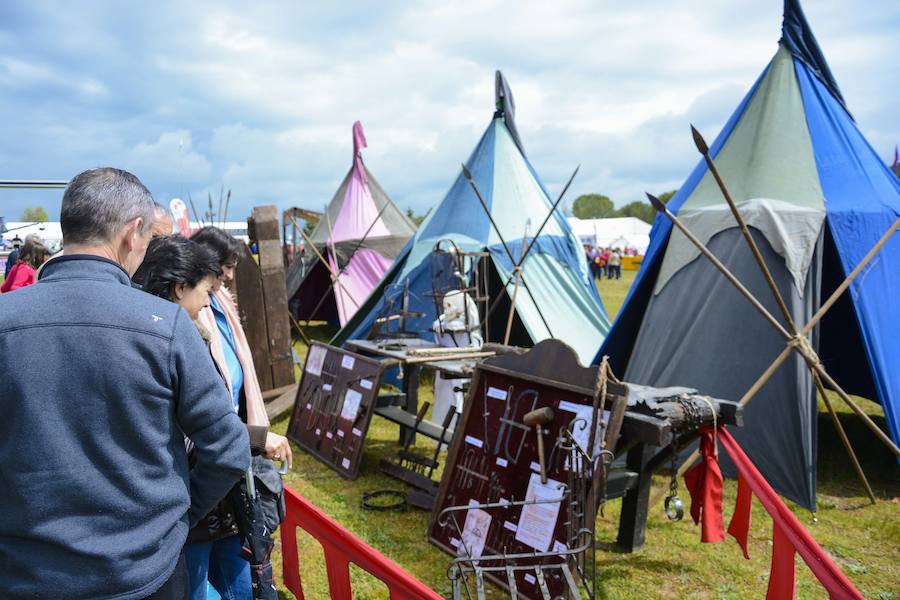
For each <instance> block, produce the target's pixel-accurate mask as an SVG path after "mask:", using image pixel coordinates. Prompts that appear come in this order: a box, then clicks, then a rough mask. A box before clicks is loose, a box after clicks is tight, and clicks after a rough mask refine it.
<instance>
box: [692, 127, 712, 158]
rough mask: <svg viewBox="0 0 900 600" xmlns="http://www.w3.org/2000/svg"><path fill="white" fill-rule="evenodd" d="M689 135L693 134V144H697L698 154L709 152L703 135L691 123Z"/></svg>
mask: <svg viewBox="0 0 900 600" xmlns="http://www.w3.org/2000/svg"><path fill="white" fill-rule="evenodd" d="M691 135H692V136H694V145H695V146H697V150H699V151H700V154H702V155H703V156H706V155H707V154H709V146H707V145H706V140H704V139H703V136H702V135H700V132H699V131H697V128H696V127H694V126H693V125H691Z"/></svg>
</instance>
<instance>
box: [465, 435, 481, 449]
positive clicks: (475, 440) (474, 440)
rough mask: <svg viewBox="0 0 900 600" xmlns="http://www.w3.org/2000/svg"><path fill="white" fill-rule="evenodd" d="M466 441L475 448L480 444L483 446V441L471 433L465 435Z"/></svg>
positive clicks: (479, 446)
mask: <svg viewBox="0 0 900 600" xmlns="http://www.w3.org/2000/svg"><path fill="white" fill-rule="evenodd" d="M466 443H467V444H472V445H473V446H475V447H476V448H481V447H482V446H484V442H482V441H481V440H479V439H478V438H473V437H472V436H471V435H467V436H466Z"/></svg>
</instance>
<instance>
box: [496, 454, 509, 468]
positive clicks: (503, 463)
mask: <svg viewBox="0 0 900 600" xmlns="http://www.w3.org/2000/svg"><path fill="white" fill-rule="evenodd" d="M508 464H509V462H508V461H507V460H506V459H505V458H503V457H501V456H498V457H497V466H498V467H505V466H506V465H508Z"/></svg>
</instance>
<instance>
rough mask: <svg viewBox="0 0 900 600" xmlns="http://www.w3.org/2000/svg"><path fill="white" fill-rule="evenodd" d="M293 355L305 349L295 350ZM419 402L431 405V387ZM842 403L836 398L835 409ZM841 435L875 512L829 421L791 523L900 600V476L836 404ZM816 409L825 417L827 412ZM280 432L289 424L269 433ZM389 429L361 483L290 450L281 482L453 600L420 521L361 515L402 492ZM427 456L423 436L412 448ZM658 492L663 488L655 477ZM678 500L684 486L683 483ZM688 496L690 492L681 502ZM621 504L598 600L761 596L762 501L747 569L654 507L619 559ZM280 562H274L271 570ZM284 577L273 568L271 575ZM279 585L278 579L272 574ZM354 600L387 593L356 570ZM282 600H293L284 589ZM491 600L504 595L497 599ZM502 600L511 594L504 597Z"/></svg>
mask: <svg viewBox="0 0 900 600" xmlns="http://www.w3.org/2000/svg"><path fill="white" fill-rule="evenodd" d="M634 274H635V273H634V272H633V271H625V272H623V274H622V279H621V280H620V281H607V280H604V281H602V282H600V283H599V284H598V289H599V290H600V294H601V296H602V297H603V301H604V303H605V306H606V309H607V312H608V313H609V315H610V318H613V317H614V315H615V313H616V312H618V310H619V308H620V306H621V304H622V302H623V300H624V298H625V295H626V294H627V291H628V288H629V286H630V285H631V282H632V281H633V278H634ZM310 333H311V334H312V337H313V338H315V339H326V340H327V339H328V337H329V336H330V333H331V332H330V331H329V330H328V329H327V328H326V327H324V326H323V327H317V328H312V329H311V331H310ZM297 350H298V352H300V354H301V356H305V352H306V348H305V347H304V346H303V345H302V344H298V345H297ZM421 391H422V396H423V398H424V399H426V400H429V399H430V390H429V387H428V385H423V386H422V389H421ZM861 402H862V403H863V405H864V407H865V410H866V411H867V412H868V413H869V414H871V415H872V416H873V419H874V420H875V421H876V422H877V423H879V424H880V425H881V426H882V427H884V417H883V415H882V413H881V409H880V407H878V406H877V405H875V404H874V403H871V402H868V401H865V400H861ZM839 403H840V401H839V400H836V406H837V404H839ZM837 408H838V410H839V411H840V418H841V421H842V423H843V424H844V426H845V428H846V429H847V433H848V436H849V437H850V439H851V442H853V445H854V447H855V448H856V450H857V453H858V455H859V457H860V461H861V462H862V465H863V468H864V470H865V471H866V474H867V475H868V476H869V481H870V483H871V484H872V487H873V488H874V489H875V493H876V495H877V496H878V499H879V502H878V504H876V505H875V506H872V505H870V504H869V503H868V501H867V499H866V497H865V495H864V494H863V492H862V490H861V488H860V485H859V484H858V483H857V481H856V478H855V476H854V474H853V471H852V468H851V467H850V464H849V462H848V460H847V458H846V455H845V453H844V451H843V448H842V447H841V446H840V442H839V441H838V439H837V436H836V433H835V431H834V428H833V426H832V424H831V421H830V418H829V417H828V415H827V414H826V413H824V412H820V416H819V431H820V438H819V469H818V492H819V495H818V497H819V511H818V514H817V517H818V522H817V523H815V524H813V523H812V515H811V514H810V513H809V512H807V511H806V510H804V509H801V508H799V507H797V506H796V505H793V504H792V503H789V506H790V507H791V509H792V510H793V511H794V512H795V514H796V515H797V516H798V518H799V519H800V520H801V522H803V523H804V524H806V526H807V527H808V529H809V531H810V532H811V533H812V535H813V536H814V537H815V538H816V540H817V541H818V542H819V544H821V545H822V546H823V547H824V548H825V550H826V551H827V552H828V553H829V554H830V555H831V557H832V558H833V559H834V560H835V562H836V563H837V564H838V565H839V566H840V567H841V569H842V570H843V571H844V573H845V574H846V575H847V576H848V577H849V578H850V579H851V581H853V582H854V584H856V585H857V587H858V588H859V589H860V591H862V593H863V594H864V595H865V596H866V597H867V598H879V599H882V600H886V599H889V598H900V566H898V565H900V477H898V475H900V470H898V467H897V462H896V461H895V460H894V459H893V458H892V457H891V455H890V454H889V452H888V451H887V450H886V449H884V448H883V447H882V446H881V445H880V444H879V443H878V442H876V441H875V440H874V438H873V437H872V436H871V435H870V434H869V433H868V431H867V430H866V429H865V428H864V426H863V425H862V424H861V423H860V422H859V419H858V418H857V417H856V416H855V415H853V414H851V413H850V412H849V410H848V409H846V408H845V407H843V406H837ZM821 410H823V411H824V408H822V409H821ZM274 428H275V430H276V431H280V432H282V433H283V432H284V431H285V430H286V428H287V417H285V418H283V419H281V420H279V421H278V422H276V423H275V424H274ZM397 435H398V431H397V426H396V425H393V424H392V423H389V422H387V421H385V420H383V419H381V418H379V417H375V418H373V420H372V426H371V428H370V429H369V435H368V438H367V442H366V449H365V454H364V458H363V463H362V465H361V468H360V477H359V478H358V479H357V480H356V481H352V482H347V481H345V480H343V479H342V478H340V477H338V476H337V474H336V473H334V472H333V471H331V470H330V469H328V468H326V467H325V466H323V465H322V464H321V463H319V462H318V461H317V460H316V459H314V458H312V457H311V456H309V455H306V454H305V453H303V452H302V451H300V450H299V449H297V448H295V455H294V456H295V462H294V469H293V471H292V472H291V473H290V474H289V475H288V476H287V479H286V480H287V483H288V484H289V485H291V486H292V487H293V488H294V489H295V490H297V491H298V492H299V493H301V494H302V495H304V496H305V497H307V498H308V499H310V500H311V501H312V502H313V503H315V504H316V505H317V506H319V507H320V508H321V509H322V510H323V511H325V512H326V513H327V514H329V515H331V516H332V517H334V518H335V519H337V520H338V521H339V522H340V523H342V524H343V525H344V526H345V527H347V528H348V529H350V530H351V531H352V532H353V533H355V534H356V535H358V536H359V537H361V538H362V539H364V540H365V541H366V542H368V543H369V544H370V545H372V546H373V547H375V548H376V549H378V550H379V551H380V552H382V553H384V554H385V555H386V556H388V557H390V558H391V559H393V560H394V561H396V562H397V563H399V564H400V565H401V566H402V567H403V568H405V569H407V570H408V571H409V572H411V573H413V574H414V575H415V576H416V577H418V578H419V579H420V580H422V581H423V582H424V583H426V584H427V585H429V586H430V587H431V588H432V589H434V590H437V591H438V592H440V593H442V594H449V592H450V586H449V582H448V580H447V578H446V565H447V561H448V556H446V555H445V554H443V553H442V552H440V551H438V550H437V549H436V548H434V547H433V546H431V545H430V544H428V542H427V541H426V538H425V535H426V528H427V523H428V514H427V513H425V512H423V511H418V510H415V509H411V510H410V511H409V512H406V513H378V512H375V513H373V512H365V511H363V510H361V509H360V500H361V497H362V494H363V493H364V492H367V491H372V490H377V489H383V488H394V489H401V488H402V487H403V485H402V484H400V483H399V482H397V481H395V480H393V479H390V478H388V477H386V476H384V475H381V474H380V473H379V471H378V466H377V465H378V461H379V459H381V458H382V457H390V456H392V455H393V453H394V452H396V450H397V443H396V441H397ZM432 448H433V446H431V445H430V443H429V442H428V441H426V440H425V439H424V438H423V437H422V436H419V442H418V445H417V449H418V450H419V451H421V452H428V451H430V450H431V449H432ZM654 484H655V487H657V488H662V487H663V486H664V485H665V480H664V478H663V477H658V478H657V479H656V481H655V482H654ZM682 490H683V485H682ZM735 492H736V484H735V482H733V481H726V483H725V501H724V506H725V518H726V520H727V519H728V518H730V515H731V510H732V507H733V506H734V497H735ZM682 493H683V495H686V492H684V491H683V492H682ZM619 508H620V502H619V501H617V500H616V501H611V502H609V503H608V504H607V506H606V508H605V510H604V512H603V515H602V516H601V517H600V518H598V520H597V538H598V542H599V546H600V550H599V551H598V554H597V563H598V566H599V568H600V590H601V597H603V598H673V599H674V598H686V597H691V598H694V599H701V598H722V599H725V598H761V597H764V596H765V590H766V584H767V581H768V573H769V561H770V556H771V554H770V553H771V521H770V519H769V518H768V515H767V514H766V513H765V511H764V510H763V509H762V507H761V506H760V505H759V503H758V502H755V503H754V510H753V525H752V528H751V532H750V560H749V561H748V560H744V559H743V557H742V556H741V553H740V550H739V548H738V546H737V544H736V543H735V542H734V541H733V540H732V539H731V538H729V539H728V540H727V541H726V542H725V543H722V544H701V543H700V541H699V540H700V532H699V529H698V528H697V527H695V526H694V525H693V524H692V523H691V522H690V521H689V520H684V521H681V522H678V523H670V522H669V521H667V520H666V518H665V516H664V514H663V512H662V508H661V507H656V508H654V509H652V511H651V514H650V517H649V519H648V524H647V544H646V546H645V547H644V548H643V549H642V550H641V551H639V552H636V553H634V554H624V553H621V552H619V551H617V550H616V548H615V545H614V541H615V536H616V528H617V523H618V514H619ZM304 536H305V534H302V533H301V536H300V539H301V540H304V541H302V542H301V560H302V563H303V564H302V566H301V576H302V577H303V580H304V582H305V586H304V590H305V592H306V597H307V598H308V599H310V600H318V599H324V598H327V597H328V594H327V583H326V579H325V573H324V561H323V559H322V551H321V548H320V547H319V546H318V544H317V543H316V542H315V541H314V540H312V538H308V537H307V538H304ZM277 560H278V558H276V561H277ZM278 569H279V571H280V566H278ZM278 575H279V577H280V572H279V573H278ZM797 575H798V597H800V598H824V597H825V594H824V593H823V591H822V589H821V588H820V587H819V586H818V583H817V582H816V580H815V579H814V578H813V576H812V575H811V573H810V572H809V570H808V569H807V568H806V567H805V565H803V563H802V560H800V559H798V567H797ZM353 577H354V592H355V598H359V599H369V598H371V599H376V598H377V599H381V598H387V597H388V596H387V591H386V589H385V588H384V586H383V585H381V584H380V583H379V582H377V581H374V580H373V579H372V578H371V577H369V576H367V575H366V574H365V573H363V572H362V571H361V570H359V569H355V570H354V572H353ZM282 594H283V597H284V598H293V595H292V594H290V593H289V592H287V591H284V590H282ZM489 597H492V598H500V597H503V596H502V595H500V594H499V593H497V594H492V595H491V596H489ZM507 597H508V596H507Z"/></svg>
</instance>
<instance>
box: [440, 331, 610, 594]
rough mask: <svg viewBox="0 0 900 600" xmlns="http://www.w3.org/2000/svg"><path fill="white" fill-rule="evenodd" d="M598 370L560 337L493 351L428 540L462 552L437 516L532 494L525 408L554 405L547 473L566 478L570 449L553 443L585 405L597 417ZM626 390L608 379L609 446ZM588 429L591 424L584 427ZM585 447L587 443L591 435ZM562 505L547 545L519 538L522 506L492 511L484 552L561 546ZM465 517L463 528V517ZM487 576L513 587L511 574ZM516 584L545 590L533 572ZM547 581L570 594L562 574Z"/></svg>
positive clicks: (534, 469) (461, 427)
mask: <svg viewBox="0 0 900 600" xmlns="http://www.w3.org/2000/svg"><path fill="white" fill-rule="evenodd" d="M597 369H598V367H596V366H594V367H582V366H581V365H580V364H579V363H578V360H577V358H576V356H575V353H574V351H573V350H572V349H571V348H570V347H569V346H567V345H565V344H564V343H562V342H560V341H558V340H546V341H543V342H541V343H539V344H538V345H537V346H535V347H534V348H533V349H532V350H530V351H529V352H527V353H525V354H521V355H518V354H507V355H502V356H497V357H494V358H490V359H487V360H485V361H484V362H482V363H480V364H479V365H478V366H477V367H476V369H475V373H474V376H473V379H472V384H471V386H470V388H469V396H468V398H467V400H466V404H465V407H464V409H463V414H462V416H461V418H460V420H459V422H458V424H457V428H456V435H455V436H454V440H453V444H452V447H451V449H450V453H449V455H448V457H447V462H446V468H445V470H444V474H443V477H442V478H441V484H440V488H439V489H438V494H437V500H436V503H435V509H434V512H433V513H432V517H431V523H430V524H429V530H428V539H429V541H430V542H431V543H432V544H434V545H436V546H437V547H438V548H440V549H442V550H443V551H445V552H447V553H448V554H450V555H452V556H458V555H459V553H460V552H459V548H460V540H459V539H458V537H459V536H458V532H457V531H456V529H455V527H451V526H444V525H442V524H441V523H440V520H439V519H438V516H439V515H440V513H441V511H442V510H444V509H446V508H449V507H451V506H465V505H467V504H472V503H477V504H489V503H505V502H515V501H522V500H525V499H526V492H527V490H528V489H529V486H530V485H534V480H535V478H536V477H537V473H538V471H539V466H538V462H539V461H538V454H537V437H536V433H535V429H534V428H530V429H528V428H525V426H524V425H523V424H522V418H523V416H524V415H525V413H527V412H529V411H531V410H533V409H537V408H543V407H550V408H552V409H553V411H554V413H555V415H554V420H553V421H552V422H551V423H550V424H549V425H548V426H546V429H549V431H550V433H548V434H545V436H544V442H545V443H544V446H545V452H546V460H547V476H548V481H557V482H565V481H566V480H567V473H566V469H567V461H566V460H564V457H563V456H562V455H563V454H564V453H562V452H559V451H556V452H555V453H554V451H553V448H554V443H555V441H556V439H557V437H558V436H559V435H560V433H559V432H560V430H561V428H565V427H568V426H569V425H570V424H571V423H572V422H573V421H575V420H576V419H577V418H581V417H583V416H584V415H585V412H586V414H587V416H588V418H589V417H590V414H591V412H592V404H593V393H594V385H595V382H596V377H597ZM627 394H628V390H627V387H626V386H624V385H621V384H617V383H613V382H612V381H609V382H608V383H607V394H606V398H605V399H604V402H603V405H602V406H603V410H604V411H606V412H604V413H601V414H604V415H605V416H604V419H605V421H604V422H605V427H604V446H603V447H604V448H605V449H607V450H609V451H614V450H615V446H616V442H617V440H618V437H619V432H620V429H621V425H622V421H623V419H624V415H625V409H626V406H627ZM576 410H577V411H578V412H575V411H576ZM574 427H578V424H575V425H574ZM588 429H589V427H588V425H587V424H585V425H584V431H585V433H587V431H588ZM485 432H487V434H485ZM583 446H584V447H586V446H587V441H586V440H585V442H584V444H583ZM594 476H595V479H598V478H602V477H603V474H602V473H601V471H600V469H598V470H597V471H596V472H595V475H594ZM538 480H539V479H538ZM601 489H602V488H601ZM558 506H559V512H558V514H557V516H556V521H555V525H554V527H553V530H552V535H551V536H550V539H551V540H552V541H550V543H549V544H548V546H547V547H545V548H536V547H533V546H528V545H527V544H525V543H524V542H522V541H520V540H519V539H518V538H519V537H520V535H521V537H525V536H524V535H523V534H519V528H520V525H521V523H520V522H519V519H520V517H521V514H522V512H523V507H513V508H509V509H499V510H493V511H492V518H491V520H490V522H489V525H488V526H487V532H486V534H485V536H484V538H485V540H484V548H483V551H482V552H481V553H480V555H481V556H486V555H489V554H502V553H504V552H505V553H506V554H514V553H517V552H533V551H538V552H543V551H553V550H554V549H557V548H560V547H559V546H558V544H565V542H566V537H565V534H566V520H567V515H566V513H567V510H568V509H567V507H566V504H565V503H559V505H558ZM501 515H502V517H501ZM458 524H459V526H460V528H462V527H463V523H462V522H459V523H458ZM557 562H558V561H557ZM488 577H489V578H491V579H492V580H493V581H494V583H496V584H498V585H500V586H502V587H504V588H507V589H508V587H507V583H506V581H504V580H502V579H499V578H496V577H493V576H491V575H488ZM516 584H517V589H518V592H519V596H520V597H523V598H541V597H542V596H541V592H540V589H539V587H538V585H537V583H536V582H535V581H534V578H533V577H532V578H531V579H530V580H529V579H528V575H527V574H526V573H520V574H518V575H517V576H516ZM547 584H548V587H549V588H550V591H551V595H552V596H553V597H556V595H557V594H564V593H565V589H566V587H565V581H564V580H563V579H561V578H559V580H548V581H547Z"/></svg>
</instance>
